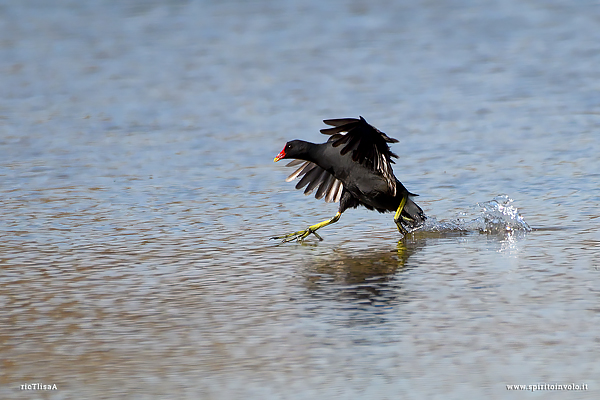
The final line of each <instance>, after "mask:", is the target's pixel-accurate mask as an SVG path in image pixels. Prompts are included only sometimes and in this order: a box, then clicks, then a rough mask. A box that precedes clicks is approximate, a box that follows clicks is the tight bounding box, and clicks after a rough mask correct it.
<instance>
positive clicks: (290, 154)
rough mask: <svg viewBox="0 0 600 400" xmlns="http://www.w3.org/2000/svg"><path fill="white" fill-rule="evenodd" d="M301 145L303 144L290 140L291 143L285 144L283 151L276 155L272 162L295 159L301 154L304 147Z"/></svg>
mask: <svg viewBox="0 0 600 400" xmlns="http://www.w3.org/2000/svg"><path fill="white" fill-rule="evenodd" d="M302 143H303V142H302V141H301V140H292V141H291V142H287V143H286V144H285V147H284V148H283V150H281V151H280V152H279V154H277V157H275V159H274V160H273V161H274V162H277V161H279V160H281V159H284V158H297V156H298V155H299V154H301V151H302V149H303V148H304V147H305V146H302Z"/></svg>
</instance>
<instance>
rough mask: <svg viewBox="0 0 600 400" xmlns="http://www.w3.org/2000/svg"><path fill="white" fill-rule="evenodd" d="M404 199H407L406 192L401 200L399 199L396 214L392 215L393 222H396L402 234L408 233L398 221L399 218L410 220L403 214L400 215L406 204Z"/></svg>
mask: <svg viewBox="0 0 600 400" xmlns="http://www.w3.org/2000/svg"><path fill="white" fill-rule="evenodd" d="M406 200H408V194H406V195H404V197H403V198H402V201H400V205H399V206H398V209H397V210H396V215H394V222H395V223H396V226H397V227H398V230H399V231H400V233H402V234H403V235H406V234H407V233H408V231H407V230H406V229H405V228H404V227H403V226H402V224H401V223H400V218H402V219H405V220H408V221H410V218H408V217H405V216H404V215H401V214H402V210H404V206H405V205H406Z"/></svg>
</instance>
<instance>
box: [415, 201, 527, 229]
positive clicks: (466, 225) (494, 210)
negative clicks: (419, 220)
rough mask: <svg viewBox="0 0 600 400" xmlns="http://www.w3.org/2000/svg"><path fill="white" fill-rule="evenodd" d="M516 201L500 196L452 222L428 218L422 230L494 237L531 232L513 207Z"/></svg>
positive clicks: (478, 204)
mask: <svg viewBox="0 0 600 400" xmlns="http://www.w3.org/2000/svg"><path fill="white" fill-rule="evenodd" d="M513 201H514V200H513V199H511V198H510V197H508V196H507V195H499V196H496V197H494V198H493V199H492V200H490V201H487V202H484V203H477V204H476V205H475V206H473V207H471V209H470V210H469V211H464V212H461V213H460V214H459V216H458V217H457V218H455V219H452V220H450V221H438V220H437V219H436V218H435V217H429V216H428V217H427V220H426V222H425V225H424V226H423V228H422V230H423V231H427V232H473V231H478V232H480V233H487V234H492V235H500V234H511V233H514V232H531V227H530V226H529V225H528V224H527V222H525V219H523V216H521V214H519V211H518V209H517V208H516V207H515V206H513V205H512V202H513Z"/></svg>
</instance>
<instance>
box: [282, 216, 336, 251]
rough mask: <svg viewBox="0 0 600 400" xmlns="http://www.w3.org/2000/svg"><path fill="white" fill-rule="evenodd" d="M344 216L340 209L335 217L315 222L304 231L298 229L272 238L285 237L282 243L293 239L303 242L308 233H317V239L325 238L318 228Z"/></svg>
mask: <svg viewBox="0 0 600 400" xmlns="http://www.w3.org/2000/svg"><path fill="white" fill-rule="evenodd" d="M341 216H342V213H340V212H339V211H338V212H337V213H336V214H335V215H334V216H333V218H331V219H328V220H326V221H323V222H319V223H318V224H314V225H311V226H309V227H308V228H306V229H305V230H303V231H298V232H294V233H289V234H287V235H284V236H274V237H272V238H271V239H283V240H282V243H286V242H291V241H292V240H297V241H299V242H302V241H303V240H304V239H305V238H306V237H307V236H308V235H310V234H311V233H312V234H313V235H315V236H316V237H317V239H319V240H323V238H322V237H321V236H319V235H318V234H317V232H316V231H317V229H320V228H322V227H324V226H327V225H330V224H333V223H335V222H337V221H338V220H339V219H340V217H341Z"/></svg>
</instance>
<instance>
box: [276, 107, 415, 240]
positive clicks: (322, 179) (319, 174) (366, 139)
mask: <svg viewBox="0 0 600 400" xmlns="http://www.w3.org/2000/svg"><path fill="white" fill-rule="evenodd" d="M323 122H324V123H325V124H327V125H330V126H333V128H327V129H321V133H323V134H325V135H331V137H330V138H329V140H327V142H326V143H321V144H315V143H310V142H305V141H303V140H292V141H290V142H287V143H286V145H285V147H284V148H283V150H281V152H280V153H279V154H278V155H277V157H275V160H274V161H275V162H277V161H279V160H281V159H284V158H293V159H295V160H293V161H292V162H290V163H289V164H288V165H287V166H296V165H300V164H301V165H300V167H299V168H298V169H297V170H296V171H294V173H292V174H291V175H290V176H288V177H287V179H286V181H287V182H289V181H291V180H294V179H296V178H298V177H302V179H300V182H298V184H297V185H296V189H301V188H303V187H304V186H307V187H306V190H305V191H304V194H306V195H308V194H311V193H312V192H313V191H314V190H315V189H317V193H316V194H315V197H316V198H317V199H321V198H323V197H325V201H326V202H328V203H330V202H338V201H339V202H340V208H339V210H338V212H337V213H336V214H335V215H334V216H333V218H331V219H328V220H327V221H323V222H320V223H318V224H315V225H311V226H309V227H308V228H306V229H305V230H303V231H298V232H294V233H290V234H288V235H284V236H276V237H273V238H272V239H283V242H289V241H292V240H298V241H302V240H304V238H306V237H307V236H308V235H310V234H311V233H312V234H313V235H315V236H316V237H317V238H318V239H319V240H323V239H322V238H321V236H319V235H318V234H317V232H316V231H317V229H319V228H322V227H324V226H327V225H329V224H333V223H334V222H337V221H338V220H339V219H340V216H341V215H342V213H343V212H344V211H346V210H347V209H348V208H356V207H358V206H359V205H362V206H365V207H366V208H368V209H369V210H377V211H379V212H381V213H384V212H393V211H395V212H396V215H395V216H394V222H395V223H396V225H397V226H398V230H399V231H400V233H402V234H403V235H406V234H407V233H410V232H413V231H414V230H416V229H418V228H420V227H421V226H423V222H424V221H425V219H426V217H425V214H424V213H423V210H422V209H421V207H419V206H418V205H417V204H416V203H415V202H414V201H412V199H411V197H412V196H417V195H416V194H413V193H410V192H409V191H408V190H406V188H405V187H404V185H403V184H402V183H401V182H400V181H399V180H398V179H397V178H396V177H395V176H394V172H393V171H392V163H393V162H394V161H393V160H392V157H394V158H398V156H397V155H396V154H394V153H392V151H391V150H390V147H389V145H388V143H397V142H398V140H396V139H393V138H390V137H388V136H387V135H386V134H385V133H383V132H381V131H380V130H379V129H377V128H375V127H374V126H372V125H370V124H369V123H367V121H366V120H365V119H364V118H363V117H360V119H355V118H342V119H327V120H324V121H323Z"/></svg>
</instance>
